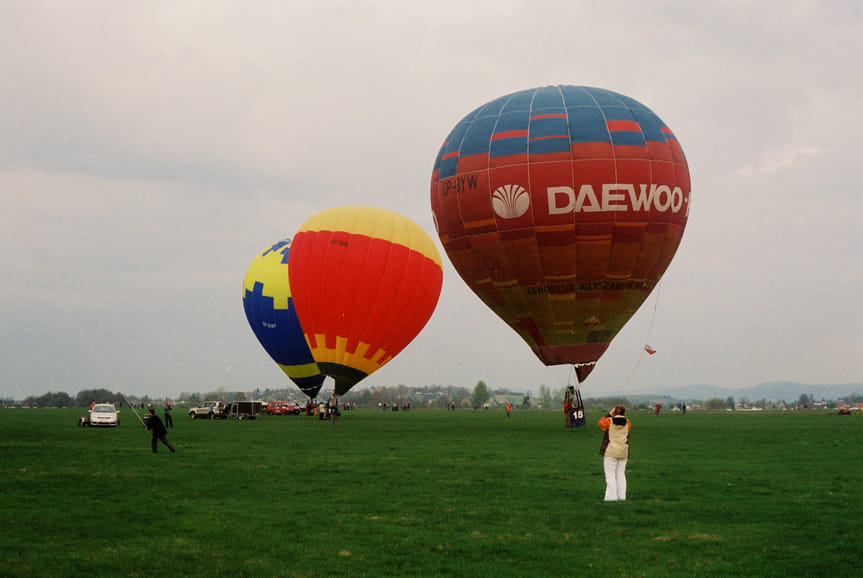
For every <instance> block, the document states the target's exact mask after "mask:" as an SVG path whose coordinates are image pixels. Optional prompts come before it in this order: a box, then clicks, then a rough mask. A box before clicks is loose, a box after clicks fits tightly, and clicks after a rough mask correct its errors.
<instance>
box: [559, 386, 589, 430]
mask: <svg viewBox="0 0 863 578" xmlns="http://www.w3.org/2000/svg"><path fill="white" fill-rule="evenodd" d="M563 413H564V416H565V417H566V427H584V426H585V425H587V420H586V419H585V417H584V402H583V401H582V400H581V391H579V390H578V389H576V388H575V387H574V386H572V385H570V386H568V387H567V388H566V399H565V400H564V402H563Z"/></svg>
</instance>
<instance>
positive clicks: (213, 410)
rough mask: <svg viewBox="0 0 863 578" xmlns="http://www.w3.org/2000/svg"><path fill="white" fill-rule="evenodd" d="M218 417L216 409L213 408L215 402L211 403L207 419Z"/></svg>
mask: <svg viewBox="0 0 863 578" xmlns="http://www.w3.org/2000/svg"><path fill="white" fill-rule="evenodd" d="M215 417H216V410H215V409H214V408H213V404H212V403H211V404H210V409H208V410H207V419H214V418H215Z"/></svg>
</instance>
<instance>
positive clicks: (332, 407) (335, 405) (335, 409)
mask: <svg viewBox="0 0 863 578" xmlns="http://www.w3.org/2000/svg"><path fill="white" fill-rule="evenodd" d="M328 409H329V414H330V420H331V421H332V422H333V427H335V425H336V418H337V417H338V416H339V400H338V398H336V396H335V395H334V396H333V397H332V398H330V403H329V408H328Z"/></svg>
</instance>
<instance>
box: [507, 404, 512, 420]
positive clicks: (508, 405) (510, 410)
mask: <svg viewBox="0 0 863 578" xmlns="http://www.w3.org/2000/svg"><path fill="white" fill-rule="evenodd" d="M511 413H512V404H511V403H508V404H506V417H509V414H511Z"/></svg>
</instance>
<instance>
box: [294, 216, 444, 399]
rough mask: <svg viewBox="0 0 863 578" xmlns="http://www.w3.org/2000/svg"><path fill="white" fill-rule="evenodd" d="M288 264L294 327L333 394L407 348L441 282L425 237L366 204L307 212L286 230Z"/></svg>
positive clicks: (435, 257)
mask: <svg viewBox="0 0 863 578" xmlns="http://www.w3.org/2000/svg"><path fill="white" fill-rule="evenodd" d="M289 266H290V270H291V275H290V285H291V295H292V296H293V302H294V306H295V307H296V311H297V316H298V318H299V321H300V326H301V327H302V329H303V333H304V334H305V336H306V341H307V342H308V344H309V349H310V350H311V352H312V356H313V357H314V359H315V361H316V362H317V366H318V367H319V368H320V370H321V372H322V373H324V374H326V375H329V376H331V377H332V378H333V379H334V381H335V393H336V395H343V394H344V393H346V392H347V391H348V390H349V389H350V388H351V387H353V386H354V385H355V384H356V383H357V382H359V381H360V380H362V379H363V378H365V377H366V376H368V375H369V374H371V373H372V372H374V371H376V370H377V369H379V368H380V367H382V366H383V365H384V364H386V363H387V362H388V361H390V360H391V359H392V358H393V357H395V356H396V355H398V353H399V352H400V351H402V350H403V349H404V348H405V347H407V345H408V344H409V343H410V342H411V341H412V340H413V338H414V337H416V335H417V334H418V333H419V332H420V330H421V329H422V328H423V327H424V326H425V324H426V322H427V321H428V320H429V318H430V317H431V315H432V312H433V311H434V308H435V306H436V305H437V301H438V297H439V296H440V290H441V284H442V282H443V269H442V267H441V259H440V255H439V253H438V251H437V249H436V248H435V245H434V241H433V240H432V238H431V237H430V236H429V235H428V234H427V233H426V232H425V231H423V230H422V228H420V226H419V225H417V224H416V223H414V222H413V221H411V220H410V219H408V218H407V217H404V216H402V215H400V214H398V213H394V212H393V211H389V210H386V209H377V208H371V207H337V208H332V209H328V210H325V211H321V212H320V213H317V214H315V215H313V216H312V217H311V218H309V219H308V220H307V221H306V222H305V223H303V224H302V225H301V226H300V229H299V230H298V231H297V233H296V234H295V235H294V239H293V243H292V245H291V252H290V258H289Z"/></svg>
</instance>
